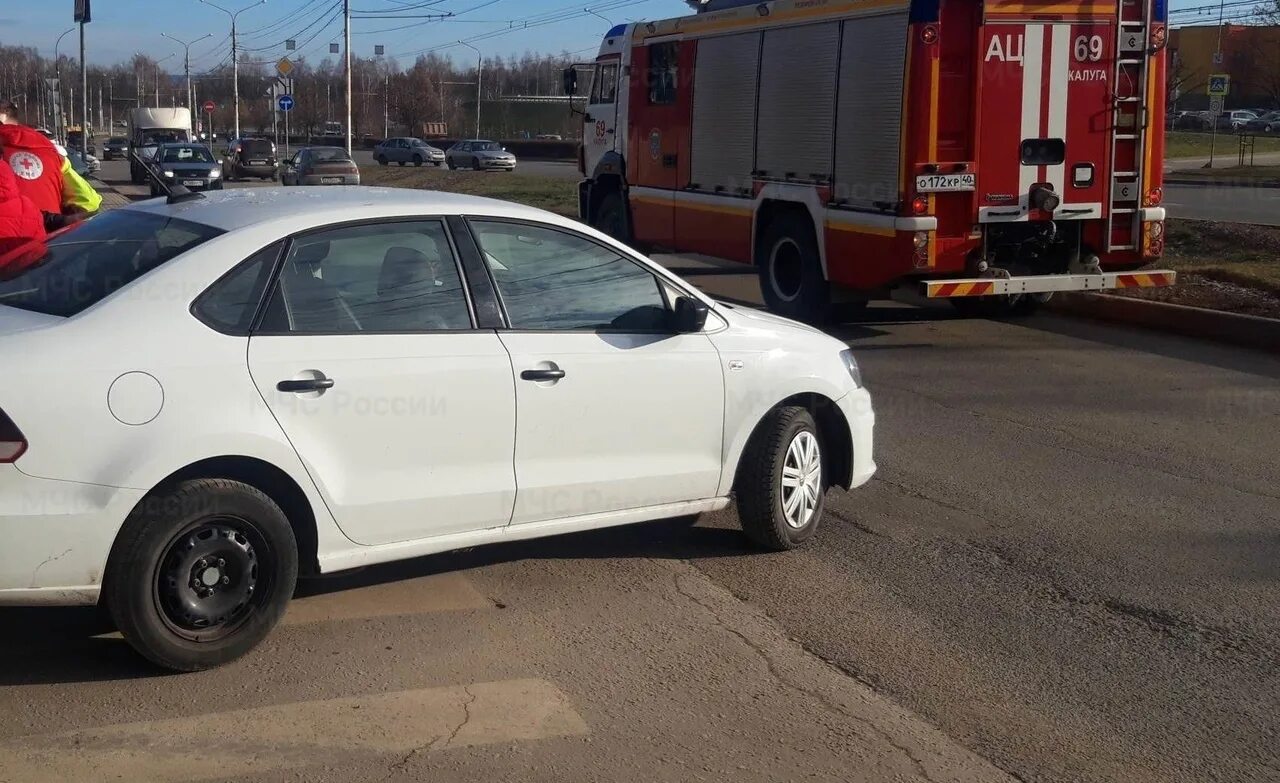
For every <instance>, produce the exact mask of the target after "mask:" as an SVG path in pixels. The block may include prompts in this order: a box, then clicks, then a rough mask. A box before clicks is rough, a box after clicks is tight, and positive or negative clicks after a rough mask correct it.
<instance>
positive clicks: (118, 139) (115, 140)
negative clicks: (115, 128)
mask: <svg viewBox="0 0 1280 783" xmlns="http://www.w3.org/2000/svg"><path fill="white" fill-rule="evenodd" d="M107 143H108V144H126V143H128V140H127V139H125V137H124V136H112V137H111V138H109V139H107Z"/></svg>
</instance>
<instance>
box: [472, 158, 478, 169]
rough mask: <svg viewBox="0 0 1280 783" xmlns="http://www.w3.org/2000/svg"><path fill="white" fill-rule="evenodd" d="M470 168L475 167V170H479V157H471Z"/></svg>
mask: <svg viewBox="0 0 1280 783" xmlns="http://www.w3.org/2000/svg"><path fill="white" fill-rule="evenodd" d="M471 168H473V169H475V170H476V171H479V170H480V159H479V158H472V159H471Z"/></svg>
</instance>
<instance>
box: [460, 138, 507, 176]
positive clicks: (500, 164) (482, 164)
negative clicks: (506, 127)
mask: <svg viewBox="0 0 1280 783" xmlns="http://www.w3.org/2000/svg"><path fill="white" fill-rule="evenodd" d="M445 161H446V162H447V163H448V164H449V168H451V169H456V168H459V167H466V168H472V169H475V170H476V171H487V170H489V169H496V170H498V171H515V170H516V156H515V155H512V154H511V153H510V152H507V149H506V147H503V146H502V145H501V144H499V143H498V142H496V141H488V140H486V139H470V140H468V141H460V142H458V143H457V144H455V145H453V146H452V147H450V148H449V150H448V152H446V153H445Z"/></svg>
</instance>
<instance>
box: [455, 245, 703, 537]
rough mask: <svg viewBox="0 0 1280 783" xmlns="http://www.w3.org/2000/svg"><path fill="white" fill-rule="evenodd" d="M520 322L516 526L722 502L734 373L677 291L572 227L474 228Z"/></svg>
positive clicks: (516, 329) (510, 339)
mask: <svg viewBox="0 0 1280 783" xmlns="http://www.w3.org/2000/svg"><path fill="white" fill-rule="evenodd" d="M472 227H473V230H474V232H475V234H476V236H477V238H478V240H479V242H480V245H481V247H482V248H483V249H484V251H485V255H486V257H487V259H488V261H489V265H490V268H491V269H492V270H493V276H494V280H495V282H496V283H497V287H498V290H499V293H500V295H501V297H502V301H503V305H504V307H505V308H506V312H507V317H508V319H509V321H510V324H511V328H510V329H509V330H507V331H504V332H502V342H503V344H504V345H506V347H507V349H508V350H509V351H510V352H511V361H512V365H513V367H514V369H515V376H516V381H515V386H516V404H517V408H518V410H519V415H518V416H517V424H516V483H517V485H518V487H519V489H518V492H517V495H516V509H515V512H514V514H513V516H512V523H513V524H523V523H530V522H539V521H543V520H550V519H559V518H564V517H573V516H579V515H582V514H596V513H602V512H608V511H619V510H623V509H635V508H646V507H651V506H659V505H663V504H666V503H675V502H680V501H687V500H697V499H703V498H711V497H715V495H716V490H717V487H718V484H719V480H720V468H721V436H722V432H723V418H724V377H723V374H722V371H721V368H720V359H719V354H718V353H717V351H716V349H715V347H714V346H713V345H712V344H711V341H710V339H709V338H708V337H707V336H706V335H705V334H675V333H673V332H672V331H671V330H670V328H669V320H670V319H669V315H668V313H669V307H670V302H671V300H672V296H671V292H670V289H669V288H668V287H667V286H666V284H664V283H662V282H660V281H659V280H658V278H657V277H656V276H655V275H654V274H652V273H651V272H650V271H649V270H647V269H645V268H644V267H643V266H642V265H640V264H638V263H636V262H634V261H632V260H630V259H627V258H625V257H623V256H622V255H620V254H618V253H616V252H615V251H613V250H612V249H610V248H608V247H605V246H603V245H600V244H598V243H596V242H595V241H593V240H590V239H588V238H586V237H583V236H581V235H579V234H576V233H572V232H568V231H565V230H562V229H553V228H550V227H546V226H536V225H529V224H520V223H511V222H498V221H482V220H475V221H472Z"/></svg>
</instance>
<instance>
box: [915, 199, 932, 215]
mask: <svg viewBox="0 0 1280 783" xmlns="http://www.w3.org/2000/svg"><path fill="white" fill-rule="evenodd" d="M911 211H912V212H914V213H915V214H917V215H923V214H924V213H926V212H928V211H929V197H928V196H916V197H915V198H913V199H911Z"/></svg>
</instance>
